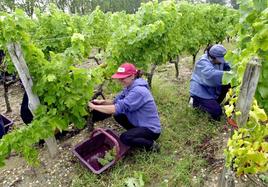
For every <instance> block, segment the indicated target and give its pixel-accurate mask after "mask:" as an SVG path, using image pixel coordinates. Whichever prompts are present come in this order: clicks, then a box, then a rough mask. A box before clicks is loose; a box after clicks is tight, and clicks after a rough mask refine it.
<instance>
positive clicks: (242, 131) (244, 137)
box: [225, 122, 268, 175]
mask: <svg viewBox="0 0 268 187" xmlns="http://www.w3.org/2000/svg"><path fill="white" fill-rule="evenodd" d="M249 123H250V122H249ZM267 136H268V125H259V124H258V125H256V126H255V127H254V130H250V129H246V128H239V130H238V131H235V133H234V135H233V136H232V138H231V139H230V140H229V141H228V149H227V150H226V151H225V154H226V155H227V159H226V161H227V166H229V167H230V166H231V165H232V167H233V169H234V170H235V171H236V174H237V175H241V174H255V173H259V172H265V171H267V170H268V156H267V154H268V143H267V142H266V141H265V138H267Z"/></svg>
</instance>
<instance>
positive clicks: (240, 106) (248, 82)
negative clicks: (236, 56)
mask: <svg viewBox="0 0 268 187" xmlns="http://www.w3.org/2000/svg"><path fill="white" fill-rule="evenodd" d="M260 72H261V65H260V64H259V61H258V59H257V58H253V59H252V60H251V61H250V63H248V64H247V67H246V71H245V73H244V77H243V82H242V86H241V87H240V93H239V96H238V99H237V105H236V111H240V112H241V115H239V116H237V120H236V121H237V124H238V126H239V127H243V126H244V125H245V124H246V122H247V120H248V115H249V111H250V108H251V105H252V102H253V99H254V95H255V92H256V89H257V85H258V81H259V75H260Z"/></svg>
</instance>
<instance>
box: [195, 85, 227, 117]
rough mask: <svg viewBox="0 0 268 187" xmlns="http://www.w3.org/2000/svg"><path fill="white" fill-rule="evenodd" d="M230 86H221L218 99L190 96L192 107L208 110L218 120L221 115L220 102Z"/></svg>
mask: <svg viewBox="0 0 268 187" xmlns="http://www.w3.org/2000/svg"><path fill="white" fill-rule="evenodd" d="M230 87H231V86H230V85H225V86H222V91H221V94H220V96H219V97H218V99H203V98H200V97H197V96H192V98H193V107H194V108H199V109H200V110H202V111H205V112H208V113H209V114H210V115H211V117H212V118H213V119H214V120H216V121H219V120H220V117H221V115H222V109H221V106H220V103H221V102H222V101H223V99H224V98H225V96H226V93H227V92H228V90H229V88H230Z"/></svg>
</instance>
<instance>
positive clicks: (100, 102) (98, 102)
mask: <svg viewBox="0 0 268 187" xmlns="http://www.w3.org/2000/svg"><path fill="white" fill-rule="evenodd" d="M91 102H92V103H93V104H95V105H103V104H104V103H105V100H103V99H101V100H98V99H94V100H93V101H91Z"/></svg>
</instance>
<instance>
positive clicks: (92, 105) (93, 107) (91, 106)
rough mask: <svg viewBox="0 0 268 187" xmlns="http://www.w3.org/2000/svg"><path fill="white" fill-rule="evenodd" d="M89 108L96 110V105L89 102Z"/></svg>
mask: <svg viewBox="0 0 268 187" xmlns="http://www.w3.org/2000/svg"><path fill="white" fill-rule="evenodd" d="M88 106H89V108H90V109H92V110H94V109H95V105H94V104H93V103H92V102H88Z"/></svg>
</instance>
